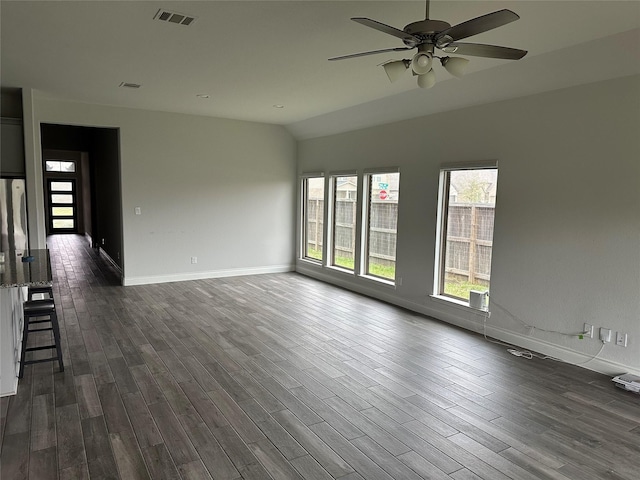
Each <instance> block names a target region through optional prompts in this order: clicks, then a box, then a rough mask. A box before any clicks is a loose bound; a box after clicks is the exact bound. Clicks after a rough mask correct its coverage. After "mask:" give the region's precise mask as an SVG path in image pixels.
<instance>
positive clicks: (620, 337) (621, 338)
mask: <svg viewBox="0 0 640 480" xmlns="http://www.w3.org/2000/svg"><path fill="white" fill-rule="evenodd" d="M616 345H618V346H619V347H626V346H627V334H626V333H622V332H616Z"/></svg>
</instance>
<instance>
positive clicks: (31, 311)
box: [18, 293, 64, 378]
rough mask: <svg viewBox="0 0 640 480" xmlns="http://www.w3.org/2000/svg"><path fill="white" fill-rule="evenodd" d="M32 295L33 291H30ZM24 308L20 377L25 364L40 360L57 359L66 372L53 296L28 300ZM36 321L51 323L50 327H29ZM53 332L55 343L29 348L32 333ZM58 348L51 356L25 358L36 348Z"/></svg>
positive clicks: (49, 360) (62, 370)
mask: <svg viewBox="0 0 640 480" xmlns="http://www.w3.org/2000/svg"><path fill="white" fill-rule="evenodd" d="M29 296H31V293H29ZM23 309H24V326H23V329H22V353H21V354H20V372H19V373H18V378H22V375H23V374H24V366H25V365H30V364H32V363H40V362H52V361H55V360H57V361H58V366H59V367H60V371H61V372H64V363H63V362H62V348H60V327H59V325H58V316H57V315H56V304H55V302H54V301H53V297H52V298H50V299H45V300H27V301H26V302H24V305H23ZM42 317H48V318H47V319H44V320H43V319H41V320H38V318H42ZM35 323H51V327H49V328H36V329H33V330H31V329H29V325H31V324H35ZM47 331H52V332H53V340H54V343H53V344H52V345H47V346H44V347H30V348H27V340H28V338H29V334H30V333H35V332H47ZM53 348H55V349H56V352H57V355H56V356H55V357H51V358H43V359H40V360H25V358H26V354H27V352H32V351H35V350H48V349H53Z"/></svg>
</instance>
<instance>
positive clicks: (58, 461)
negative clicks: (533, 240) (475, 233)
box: [0, 235, 640, 480]
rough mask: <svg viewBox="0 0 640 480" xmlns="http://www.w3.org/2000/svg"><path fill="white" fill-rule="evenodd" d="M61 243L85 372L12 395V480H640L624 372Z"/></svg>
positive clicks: (59, 294) (322, 298)
mask: <svg viewBox="0 0 640 480" xmlns="http://www.w3.org/2000/svg"><path fill="white" fill-rule="evenodd" d="M49 247H50V248H51V250H52V261H53V267H54V269H55V273H54V278H55V294H56V302H57V305H58V310H59V312H60V313H59V314H60V318H61V327H62V338H63V345H64V354H65V362H66V369H65V371H64V373H59V372H58V369H57V365H55V364H53V363H45V364H37V365H31V366H28V367H27V368H26V374H25V378H23V379H22V380H21V381H20V384H19V389H18V394H17V395H16V396H13V397H9V398H3V399H2V402H1V403H0V405H1V407H2V408H1V412H2V417H3V423H2V428H0V435H1V436H2V437H1V440H2V442H1V443H2V453H1V471H0V473H1V478H2V480H5V479H11V480H17V479H26V478H29V479H31V480H34V479H37V480H46V479H49V478H60V479H74V480H75V479H84V478H92V479H107V478H122V479H125V480H130V479H138V478H143V479H146V478H153V479H156V478H157V479H161V478H162V479H164V478H168V479H178V478H183V479H196V478H197V479H200V478H216V479H225V480H226V479H235V478H247V479H268V478H273V479H276V480H280V479H289V478H305V479H310V480H311V479H314V480H316V479H331V478H339V479H342V480H356V479H391V478H395V479H420V478H425V479H426V478H433V479H444V478H452V479H456V480H463V479H469V480H470V479H480V478H482V479H486V480H501V479H568V478H570V479H579V480H592V479H593V480H595V479H603V478H608V479H637V478H639V474H638V469H639V466H640V461H639V460H638V459H639V458H640V396H638V395H634V394H631V393H628V392H624V391H621V390H618V389H615V387H614V386H613V385H612V383H611V381H610V378H609V377H606V376H603V375H599V374H596V373H593V372H590V371H588V370H584V369H581V368H578V367H574V366H570V365H566V364H562V363H558V362H554V361H551V360H539V359H533V360H526V359H523V358H517V357H514V356H512V355H510V354H508V353H507V352H506V351H505V349H504V347H500V346H498V345H494V344H492V343H488V342H486V341H485V340H484V339H483V338H482V337H481V336H478V335H475V334H472V333H469V332H465V331H462V330H459V329H456V328H453V327H450V326H448V325H445V324H442V323H440V322H437V321H434V320H431V319H429V318H425V317H422V316H420V315H417V314H413V313H411V312H407V311H405V310H402V309H398V308H395V307H393V306H389V305H386V304H384V303H381V302H378V301H375V300H373V299H369V298H366V297H362V296H359V295H356V294H353V293H350V292H347V291H344V290H341V289H338V288H335V287H333V286H330V285H326V284H323V283H320V282H317V281H315V280H312V279H309V278H306V277H303V276H300V275H297V274H277V275H261V276H254V277H239V278H226V279H215V280H202V281H192V282H183V283H172V284H161V285H149V286H139V287H126V288H125V287H121V286H118V282H117V278H116V275H115V274H114V272H113V271H112V270H111V269H110V268H109V267H108V265H107V264H106V263H105V262H104V261H103V260H102V259H101V258H100V257H99V256H97V255H96V254H95V252H94V251H93V250H91V249H90V248H88V247H87V245H86V244H85V242H84V240H83V239H82V238H80V237H77V236H70V235H68V236H56V237H51V238H50V239H49ZM36 340H37V341H41V342H42V341H45V340H43V339H36Z"/></svg>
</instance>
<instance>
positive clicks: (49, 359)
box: [24, 357, 64, 372]
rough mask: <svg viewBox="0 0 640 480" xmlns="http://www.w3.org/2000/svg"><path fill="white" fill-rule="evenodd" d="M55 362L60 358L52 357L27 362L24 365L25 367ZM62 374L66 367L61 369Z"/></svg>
mask: <svg viewBox="0 0 640 480" xmlns="http://www.w3.org/2000/svg"><path fill="white" fill-rule="evenodd" d="M55 360H58V357H51V358H42V359H40V360H25V362H24V364H25V365H31V364H33V363H42V362H53V361H55ZM60 371H61V372H64V367H62V368H61V369H60Z"/></svg>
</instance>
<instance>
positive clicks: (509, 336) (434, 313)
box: [296, 264, 640, 376]
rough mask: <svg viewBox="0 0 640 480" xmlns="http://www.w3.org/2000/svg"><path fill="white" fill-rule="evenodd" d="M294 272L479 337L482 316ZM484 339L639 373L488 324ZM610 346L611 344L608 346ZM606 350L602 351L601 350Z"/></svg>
mask: <svg viewBox="0 0 640 480" xmlns="http://www.w3.org/2000/svg"><path fill="white" fill-rule="evenodd" d="M296 271H297V272H298V273H301V274H303V275H307V276H309V277H312V278H315V279H317V280H321V281H323V282H327V283H331V284H333V285H337V286H339V287H342V288H345V289H347V290H351V291H353V292H357V293H361V294H363V295H366V296H368V297H373V298H377V299H378V300H382V301H384V302H387V303H391V304H393V305H397V306H399V307H402V308H406V309H407V310H411V311H413V312H416V313H421V314H423V315H426V316H428V317H432V318H434V319H436V320H440V321H442V322H445V323H449V324H451V325H455V326H457V327H460V328H464V329H465V330H470V331H472V332H475V333H480V334H481V333H483V327H482V323H483V321H482V317H483V315H481V314H478V315H477V320H469V319H468V318H464V317H462V316H458V315H455V314H454V313H452V311H456V310H458V308H456V307H455V306H453V305H452V306H451V307H449V308H444V309H441V308H437V307H440V306H441V304H439V303H438V302H431V304H432V305H435V306H436V307H433V306H427V305H425V304H422V303H419V302H416V301H412V300H409V299H405V298H401V297H398V296H396V295H393V294H391V293H386V292H384V291H382V289H374V288H369V287H367V286H365V285H358V284H354V283H352V282H349V281H343V280H341V279H340V278H338V277H336V276H333V275H327V274H326V273H324V272H323V271H319V270H318V269H316V268H307V267H306V266H304V265H300V264H299V265H298V266H297V269H296ZM464 309H465V310H467V311H468V308H466V307H464ZM486 333H487V336H490V337H492V338H495V339H497V340H500V341H502V342H505V343H509V344H511V345H514V346H516V347H518V348H523V349H527V350H531V351H533V352H538V353H542V354H544V355H547V356H550V357H554V358H557V359H559V360H562V361H563V362H566V363H570V364H572V365H577V366H579V367H582V368H586V369H587V370H592V371H594V372H598V373H602V374H605V375H612V376H613V375H619V374H621V373H632V374H634V375H640V369H635V368H632V367H629V366H628V365H623V364H621V363H617V362H613V361H611V360H605V359H601V358H593V357H594V355H595V354H596V353H597V351H598V349H599V347H600V345H598V348H595V346H594V349H595V351H594V352H593V354H585V353H582V352H576V351H575V350H571V349H569V348H566V347H563V346H560V345H556V344H553V343H549V342H546V341H544V340H540V339H538V338H535V337H532V336H529V335H523V334H521V333H518V332H513V331H511V330H506V329H504V328H500V327H494V326H491V325H490V324H487V331H486ZM608 345H611V344H608ZM605 348H606V347H605Z"/></svg>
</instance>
